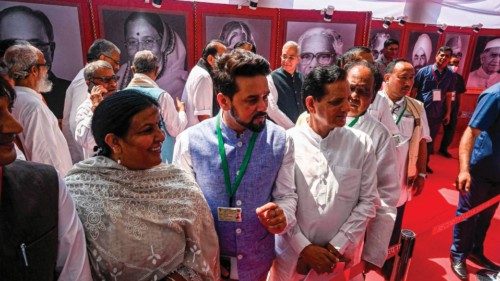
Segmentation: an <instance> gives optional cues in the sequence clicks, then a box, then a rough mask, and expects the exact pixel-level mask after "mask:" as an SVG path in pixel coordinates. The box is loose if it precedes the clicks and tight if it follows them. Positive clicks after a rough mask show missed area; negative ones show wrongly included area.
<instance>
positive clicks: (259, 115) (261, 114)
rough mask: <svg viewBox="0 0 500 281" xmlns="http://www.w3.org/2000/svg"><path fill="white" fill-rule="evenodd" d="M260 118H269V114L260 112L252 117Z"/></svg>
mask: <svg viewBox="0 0 500 281" xmlns="http://www.w3.org/2000/svg"><path fill="white" fill-rule="evenodd" d="M259 117H267V113H266V112H263V111H258V112H256V113H255V114H254V116H253V117H252V118H253V119H257V118H259Z"/></svg>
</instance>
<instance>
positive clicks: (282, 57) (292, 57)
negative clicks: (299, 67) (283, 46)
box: [281, 54, 297, 60]
mask: <svg viewBox="0 0 500 281" xmlns="http://www.w3.org/2000/svg"><path fill="white" fill-rule="evenodd" d="M296 58H297V56H289V55H287V54H282V55H281V59H282V60H294V59H296Z"/></svg>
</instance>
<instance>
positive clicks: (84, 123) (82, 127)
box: [75, 60, 118, 159]
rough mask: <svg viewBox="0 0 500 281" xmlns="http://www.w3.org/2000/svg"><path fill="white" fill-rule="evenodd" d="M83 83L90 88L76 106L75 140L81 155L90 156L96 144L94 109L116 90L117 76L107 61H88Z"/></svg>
mask: <svg viewBox="0 0 500 281" xmlns="http://www.w3.org/2000/svg"><path fill="white" fill-rule="evenodd" d="M84 77H85V83H86V84H87V86H88V87H89V88H90V90H91V91H90V95H89V96H88V97H87V99H86V100H85V101H84V102H83V103H82V104H81V105H80V106H79V107H78V110H77V113H76V117H75V122H76V129H75V140H76V142H77V143H78V144H80V145H81V146H82V148H83V157H84V159H87V158H89V157H92V156H93V155H94V154H95V152H94V147H95V146H96V143H95V140H94V136H93V134H92V129H91V127H92V117H93V116H94V109H95V108H96V107H97V105H99V103H100V102H101V101H102V100H103V99H104V98H105V97H107V96H109V95H111V94H112V93H114V92H115V91H116V88H117V80H118V78H117V76H115V75H114V72H113V68H112V66H111V64H109V63H108V62H105V61H102V60H98V61H94V62H91V63H88V64H87V65H86V66H85V69H84Z"/></svg>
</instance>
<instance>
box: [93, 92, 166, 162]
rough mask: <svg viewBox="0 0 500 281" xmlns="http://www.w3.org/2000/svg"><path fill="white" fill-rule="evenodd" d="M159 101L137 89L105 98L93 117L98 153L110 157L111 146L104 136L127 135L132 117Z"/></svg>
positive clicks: (120, 136)
mask: <svg viewBox="0 0 500 281" xmlns="http://www.w3.org/2000/svg"><path fill="white" fill-rule="evenodd" d="M151 106H156V107H159V105H158V102H157V101H156V100H155V99H153V98H151V97H150V96H147V95H145V94H143V93H142V92H141V91H139V90H136V89H126V90H122V91H118V92H116V93H114V94H112V95H111V96H109V97H107V98H105V99H104V100H103V101H102V102H101V103H100V104H99V105H98V106H97V107H96V109H95V111H94V116H93V117H92V134H93V135H94V139H95V142H96V144H97V147H98V151H97V155H102V156H106V157H109V156H110V155H111V148H110V147H109V146H108V145H107V144H106V142H105V141H104V138H105V137H106V135H107V134H110V133H111V134H114V135H115V136H117V137H119V138H123V137H125V136H126V135H127V133H128V130H129V128H130V124H131V122H132V118H133V117H134V116H135V115H136V114H137V113H139V112H141V111H143V110H144V109H147V108H149V107H151Z"/></svg>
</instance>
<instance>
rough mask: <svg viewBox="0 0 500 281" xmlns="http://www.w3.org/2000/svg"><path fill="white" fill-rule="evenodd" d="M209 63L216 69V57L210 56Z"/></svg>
mask: <svg viewBox="0 0 500 281" xmlns="http://www.w3.org/2000/svg"><path fill="white" fill-rule="evenodd" d="M207 62H208V64H210V66H212V67H214V65H215V57H214V56H212V55H208V57H207Z"/></svg>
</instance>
